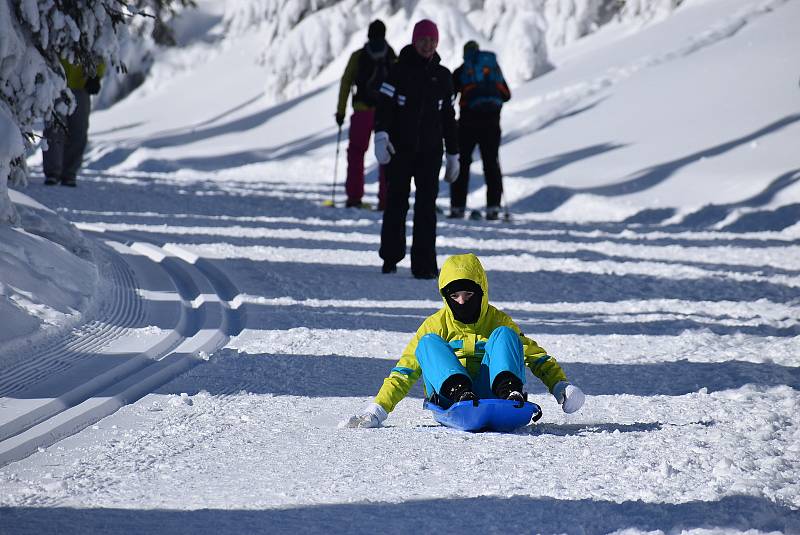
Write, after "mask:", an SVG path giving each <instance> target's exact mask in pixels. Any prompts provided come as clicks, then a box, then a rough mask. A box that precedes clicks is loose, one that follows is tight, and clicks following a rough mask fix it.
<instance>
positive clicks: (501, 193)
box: [500, 186, 511, 221]
mask: <svg viewBox="0 0 800 535" xmlns="http://www.w3.org/2000/svg"><path fill="white" fill-rule="evenodd" d="M500 195H502V198H503V212H504V214H503V217H504V218H505V220H506V221H511V214H510V213H508V203H507V202H506V191H505V189H503V188H502V186H501V189H500Z"/></svg>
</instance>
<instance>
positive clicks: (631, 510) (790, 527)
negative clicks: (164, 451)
mask: <svg viewBox="0 0 800 535" xmlns="http://www.w3.org/2000/svg"><path fill="white" fill-rule="evenodd" d="M522 477H534V476H533V475H530V474H528V475H523V476H522ZM341 499H342V501H346V499H347V498H346V496H341ZM0 518H2V520H3V525H4V527H6V528H7V529H10V530H11V532H13V533H16V534H18V535H23V534H37V535H40V534H48V533H58V534H71V533H100V532H105V531H113V532H114V533H118V534H134V533H136V534H138V533H145V532H155V533H175V534H179V533H186V534H191V535H197V534H203V533H208V534H216V533H261V532H269V533H332V532H333V533H338V532H342V533H345V532H346V533H349V534H361V533H364V534H374V533H376V532H380V533H389V534H394V533H398V534H400V533H403V534H405V533H418V532H429V533H437V532H438V533H452V532H459V531H464V532H466V533H490V532H495V531H496V530H497V529H498V527H499V526H502V530H503V531H504V532H519V533H530V532H535V533H543V534H551V533H567V534H581V535H588V534H599V533H614V532H622V531H625V530H628V529H631V530H636V531H637V532H639V531H642V532H656V531H657V532H664V533H679V532H682V531H686V530H691V529H706V530H710V531H720V530H721V531H741V532H744V531H749V530H753V529H754V530H758V531H759V532H780V533H795V532H797V530H798V529H800V512H798V511H796V510H792V509H790V508H788V507H785V506H781V505H778V504H775V503H774V502H772V501H770V500H768V499H766V498H758V497H751V496H728V497H724V498H722V499H720V500H718V501H692V502H686V503H678V504H671V503H646V502H643V501H626V502H622V503H616V502H610V501H603V500H593V499H575V500H567V499H564V500H558V499H554V498H535V497H527V496H514V497H511V498H505V497H494V496H480V497H476V498H456V499H427V500H407V501H402V502H399V503H386V502H368V503H341V504H331V505H314V506H308V505H299V506H292V507H286V508H282V509H277V508H276V509H272V508H270V509H260V510H231V509H225V510H223V509H201V510H194V511H176V510H165V509H147V510H145V509H113V508H93V509H81V508H67V507H47V508H44V507H7V508H0Z"/></svg>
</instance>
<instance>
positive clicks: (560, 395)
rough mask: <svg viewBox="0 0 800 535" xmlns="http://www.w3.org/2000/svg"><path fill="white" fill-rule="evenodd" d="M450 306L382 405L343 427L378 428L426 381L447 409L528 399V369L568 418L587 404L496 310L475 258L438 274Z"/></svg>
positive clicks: (428, 328)
mask: <svg viewBox="0 0 800 535" xmlns="http://www.w3.org/2000/svg"><path fill="white" fill-rule="evenodd" d="M439 293H440V294H441V297H442V299H443V300H444V306H443V307H442V308H441V309H440V310H439V311H438V312H436V313H434V314H432V315H431V316H428V318H427V319H426V320H425V321H424V322H423V323H422V325H420V327H419V329H417V332H416V334H415V335H414V337H413V338H412V339H411V341H410V342H409V343H408V345H407V346H406V348H405V350H404V351H403V355H402V357H400V360H399V361H398V362H397V364H396V365H395V367H394V368H392V371H391V372H390V373H389V376H388V377H387V378H386V379H384V381H383V386H382V387H381V388H380V390H379V391H378V394H377V395H376V396H375V400H374V401H373V402H372V403H370V404H369V405H368V406H367V407H365V408H364V409H363V410H362V411H361V413H359V414H357V415H354V416H352V417H350V419H349V420H347V421H346V422H345V423H344V427H356V428H358V427H379V426H380V425H381V424H382V423H383V421H384V420H385V419H386V418H387V416H388V414H389V413H390V412H392V410H394V408H395V407H396V406H397V404H398V403H399V402H400V400H402V399H403V398H404V397H405V396H406V395H408V392H409V391H410V390H411V387H413V386H414V384H415V383H416V382H417V380H418V379H419V378H420V377H422V379H423V381H424V383H425V396H426V398H428V399H430V400H431V401H433V402H434V403H436V404H437V405H439V406H441V407H443V408H448V407H449V406H450V405H452V404H453V403H457V402H460V401H467V400H474V399H510V400H514V401H524V400H525V399H526V397H527V395H526V394H525V393H523V388H524V385H525V368H526V367H527V368H528V369H530V371H531V372H533V375H534V376H535V377H537V378H538V379H539V380H540V381H542V383H544V385H545V386H546V387H547V389H548V390H549V391H550V393H551V394H552V395H553V396H554V397H555V398H556V401H558V403H559V404H560V405H561V408H562V409H563V411H564V412H566V413H572V412H575V411H577V410H578V409H580V408H581V407H582V406H583V402H584V399H585V396H584V394H583V392H582V391H581V389H580V388H578V387H577V386H575V385H573V384H571V383H570V382H569V381H567V376H566V374H565V373H564V371H563V370H562V369H561V366H560V365H559V364H558V362H556V359H554V358H553V357H552V356H550V355H548V354H547V351H545V350H544V349H543V348H542V347H541V346H539V344H537V343H536V341H534V340H532V339H530V338H528V337H527V336H525V335H524V334H522V332H521V331H520V328H519V327H518V326H517V324H516V323H515V322H514V320H513V319H511V317H510V316H509V315H508V314H506V313H504V312H502V311H500V310H498V309H497V308H495V307H494V306H492V305H490V304H489V282H488V279H487V277H486V272H485V271H484V269H483V266H482V265H481V262H480V260H478V257H477V256H475V255H474V254H472V253H468V254H461V255H454V256H451V257H449V258H448V259H447V260H445V262H444V265H443V266H442V270H441V273H440V274H439Z"/></svg>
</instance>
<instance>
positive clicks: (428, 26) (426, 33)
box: [411, 19, 439, 43]
mask: <svg viewBox="0 0 800 535" xmlns="http://www.w3.org/2000/svg"><path fill="white" fill-rule="evenodd" d="M423 37H430V38H431V39H433V40H434V41H436V42H437V43H438V42H439V28H437V27H436V24H435V23H434V22H433V21H432V20H428V19H422V20H421V21H419V22H418V23H416V24H415V25H414V33H413V34H411V42H412V43H416V42H417V40H419V39H422V38H423Z"/></svg>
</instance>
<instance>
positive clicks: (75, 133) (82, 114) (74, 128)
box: [61, 89, 91, 180]
mask: <svg viewBox="0 0 800 535" xmlns="http://www.w3.org/2000/svg"><path fill="white" fill-rule="evenodd" d="M72 92H73V94H74V95H75V101H76V106H75V111H74V112H73V113H72V115H70V116H69V117H68V119H67V127H68V131H67V140H66V144H65V146H64V168H63V170H62V176H61V178H62V179H64V180H70V179H74V178H75V176H76V175H77V174H78V170H79V169H80V168H81V163H83V151H84V150H86V141H87V139H88V133H89V112H90V111H91V98H90V96H89V93H87V92H86V91H85V90H83V89H73V90H72Z"/></svg>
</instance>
